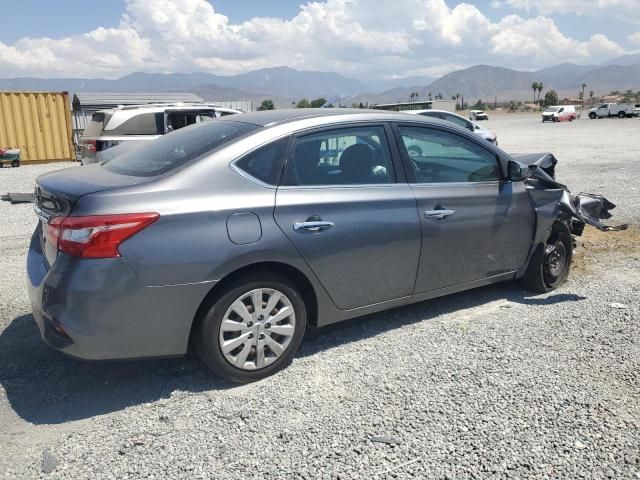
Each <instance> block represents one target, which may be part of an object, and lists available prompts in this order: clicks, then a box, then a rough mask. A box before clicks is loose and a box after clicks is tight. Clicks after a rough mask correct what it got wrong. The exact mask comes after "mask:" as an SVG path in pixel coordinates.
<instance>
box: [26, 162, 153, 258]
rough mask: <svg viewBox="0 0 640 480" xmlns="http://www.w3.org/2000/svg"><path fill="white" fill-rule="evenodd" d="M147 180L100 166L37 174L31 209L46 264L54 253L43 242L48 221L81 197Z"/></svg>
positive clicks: (54, 248)
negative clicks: (35, 219) (34, 214)
mask: <svg viewBox="0 0 640 480" xmlns="http://www.w3.org/2000/svg"><path fill="white" fill-rule="evenodd" d="M151 180H152V179H151V178H141V177H131V176H127V175H121V174H118V173H114V172H110V171H108V170H106V169H104V168H102V167H101V166H100V165H88V166H83V167H71V168H66V169H64V170H58V171H55V172H50V173H45V174H44V175H40V176H39V177H38V178H37V179H36V187H35V192H34V195H35V198H34V210H35V212H36V215H37V216H38V218H39V219H40V224H39V226H38V234H39V236H40V245H41V247H42V252H43V254H44V255H45V257H46V259H47V261H48V263H49V265H51V264H52V263H53V262H54V261H55V259H56V256H57V254H58V251H57V245H52V244H51V243H50V242H48V241H47V235H46V231H47V226H48V224H49V222H50V221H51V219H52V218H55V217H67V216H69V215H70V214H71V211H72V210H73V207H74V205H75V204H76V202H77V200H78V199H79V198H80V197H82V196H83V195H88V194H90V193H95V192H100V191H104V190H112V189H116V188H122V187H128V186H131V185H135V184H139V183H143V182H149V181H151Z"/></svg>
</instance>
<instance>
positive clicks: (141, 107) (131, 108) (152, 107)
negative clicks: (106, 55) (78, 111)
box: [96, 103, 243, 114]
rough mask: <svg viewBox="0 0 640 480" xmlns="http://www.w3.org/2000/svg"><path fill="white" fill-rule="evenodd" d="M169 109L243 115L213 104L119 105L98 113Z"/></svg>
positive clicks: (146, 111)
mask: <svg viewBox="0 0 640 480" xmlns="http://www.w3.org/2000/svg"><path fill="white" fill-rule="evenodd" d="M167 109H180V110H217V111H219V112H234V113H243V112H242V110H236V109H234V108H226V107H220V106H218V105H214V104H211V103H149V104H145V105H119V106H117V107H114V108H105V109H102V110H97V111H96V113H110V114H114V113H115V112H137V113H157V112H164V111H165V110H167Z"/></svg>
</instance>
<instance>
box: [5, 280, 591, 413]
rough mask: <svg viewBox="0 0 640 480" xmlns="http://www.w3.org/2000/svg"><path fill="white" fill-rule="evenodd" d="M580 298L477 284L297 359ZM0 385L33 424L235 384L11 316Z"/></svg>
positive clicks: (342, 330) (369, 319)
mask: <svg viewBox="0 0 640 480" xmlns="http://www.w3.org/2000/svg"><path fill="white" fill-rule="evenodd" d="M584 298H585V297H580V296H578V295H573V294H566V293H556V294H551V295H549V296H545V297H531V296H530V295H529V294H528V293H527V292H525V291H523V290H522V289H520V288H518V287H517V286H515V284H502V285H497V286H489V287H483V288H479V289H476V290H471V291H467V292H463V293H459V294H456V295H451V296H448V297H442V298H438V299H434V300H429V301H426V302H421V303H418V304H414V305H411V306H407V307H401V308H396V309H393V310H391V311H387V312H382V313H377V314H373V315H368V316H366V317H362V318H358V319H354V320H351V321H348V322H342V323H339V324H335V325H331V326H328V327H325V328H322V329H314V330H313V332H312V334H311V335H308V336H307V337H306V338H305V340H304V342H303V343H302V346H301V348H300V352H299V353H298V356H309V355H315V354H317V353H320V352H322V351H323V350H327V349H330V348H333V347H337V346H340V345H344V344H347V343H350V342H354V341H358V340H361V339H363V338H368V337H371V336H374V335H377V334H379V333H382V332H385V331H388V330H392V329H395V328H398V327H401V326H403V325H406V324H411V323H416V322H420V321H425V320H429V319H433V318H436V317H438V316H439V315H443V314H446V313H451V312H455V311H456V310H460V309H465V308H471V307H474V306H479V305H483V304H486V303H488V302H491V301H495V300H500V299H504V300H508V301H510V302H514V303H522V304H525V305H548V304H553V303H560V302H572V301H580V300H582V299H584ZM390 312H391V314H390ZM0 384H2V386H3V387H4V390H5V392H6V395H7V399H8V401H9V403H10V405H11V407H12V408H13V410H14V411H15V412H16V414H17V415H19V416H20V417H21V418H22V419H24V420H26V421H28V422H31V423H34V424H58V423H64V422H68V421H72V420H80V419H85V418H90V417H93V416H95V415H101V414H105V413H110V412H114V411H118V410H122V409H124V408H126V407H129V406H133V405H139V404H142V403H147V402H152V401H156V400H158V399H162V398H169V397H170V396H171V394H172V393H173V392H175V391H187V392H192V393H197V392H203V391H212V390H224V389H229V388H233V387H234V385H233V384H230V383H228V382H225V381H223V380H220V379H218V378H217V377H216V376H215V375H212V374H211V373H210V372H209V371H208V370H207V369H206V367H205V366H204V365H203V364H202V363H201V362H200V361H199V359H198V358H197V357H195V355H191V354H190V355H187V356H185V357H180V358H172V359H154V360H135V361H134V360H129V361H117V362H86V361H80V360H76V359H73V358H70V357H68V356H66V355H64V354H62V353H60V352H58V351H56V350H54V349H52V348H50V347H48V346H47V345H46V344H45V343H44V342H43V341H42V339H41V338H40V334H39V332H38V329H37V327H36V325H35V322H34V320H33V317H32V316H31V315H22V316H20V317H17V318H15V319H14V320H13V321H12V322H11V323H10V324H9V326H8V327H7V328H6V329H5V330H4V331H3V332H2V334H0Z"/></svg>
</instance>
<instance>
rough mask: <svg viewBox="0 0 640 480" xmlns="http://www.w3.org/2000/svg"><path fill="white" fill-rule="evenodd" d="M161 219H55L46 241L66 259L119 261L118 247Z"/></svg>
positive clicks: (140, 216) (148, 215) (146, 216)
mask: <svg viewBox="0 0 640 480" xmlns="http://www.w3.org/2000/svg"><path fill="white" fill-rule="evenodd" d="M159 217H160V215H159V214H157V213H125V214H118V215H91V216H86V217H66V218H64V217H56V218H53V219H52V220H51V221H50V222H49V225H48V226H47V235H46V237H47V241H48V242H49V243H51V244H52V245H54V246H57V248H58V250H60V251H61V252H64V253H66V254H68V255H73V256H76V257H82V258H113V257H119V256H120V252H119V251H118V246H119V245H120V244H121V243H122V242H124V241H125V240H126V239H128V238H130V237H132V236H133V235H135V234H136V233H138V232H139V231H140V230H142V229H144V228H146V227H148V226H149V225H151V224H152V223H153V222H155V221H156V220H157V219H158V218H159Z"/></svg>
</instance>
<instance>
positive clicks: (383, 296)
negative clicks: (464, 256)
mask: <svg viewBox="0 0 640 480" xmlns="http://www.w3.org/2000/svg"><path fill="white" fill-rule="evenodd" d="M389 135H391V132H390V131H389V130H388V127H385V125H383V124H365V125H362V124H361V125H357V126H355V125H354V126H349V127H326V128H324V129H321V130H317V131H313V132H310V133H306V134H303V135H299V136H297V137H296V138H295V139H294V143H293V145H292V148H291V151H290V154H289V157H288V161H287V166H286V169H285V175H284V182H283V185H281V186H280V187H279V188H278V191H277V194H276V209H275V219H276V222H277V223H278V225H279V226H280V228H281V229H282V231H283V232H284V233H285V235H286V236H287V237H288V238H289V240H291V242H292V243H293V244H294V245H295V247H296V249H297V250H298V252H299V253H300V255H301V256H302V257H303V258H304V259H305V261H306V262H307V263H308V264H309V266H310V267H311V269H312V270H313V272H314V273H315V275H316V276H317V277H318V279H319V280H320V282H321V283H322V285H323V286H324V287H325V289H326V290H327V292H328V293H329V296H330V297H331V299H332V300H333V302H334V303H335V304H336V306H337V307H338V308H341V309H352V308H357V307H362V306H365V305H371V304H374V303H378V302H383V301H385V300H392V299H395V298H399V297H403V296H407V295H410V294H411V292H412V291H413V289H414V285H415V278H416V271H417V266H418V261H419V255H420V222H419V220H418V216H417V213H416V202H415V198H414V196H413V193H412V192H411V188H410V187H409V185H407V184H406V183H405V182H404V181H403V179H404V172H402V171H401V170H402V169H401V168H398V167H401V165H400V164H399V158H398V155H397V150H395V152H393V151H392V149H391V148H390V142H389V140H388V136H389ZM392 145H393V144H392ZM394 148H395V147H394Z"/></svg>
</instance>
